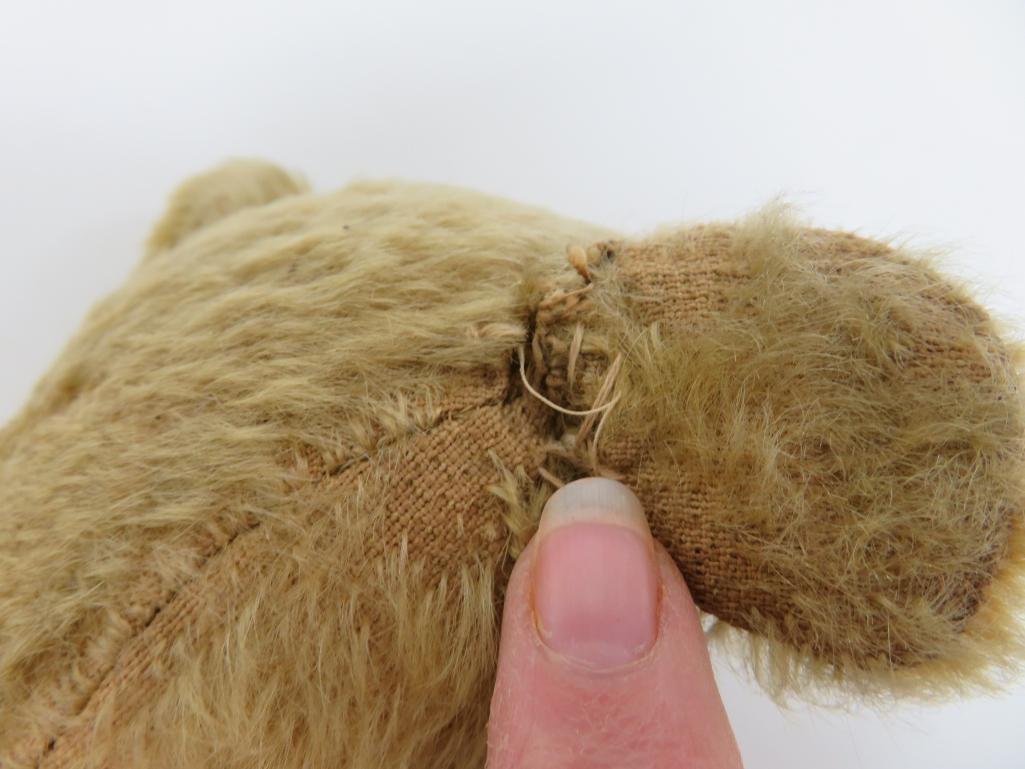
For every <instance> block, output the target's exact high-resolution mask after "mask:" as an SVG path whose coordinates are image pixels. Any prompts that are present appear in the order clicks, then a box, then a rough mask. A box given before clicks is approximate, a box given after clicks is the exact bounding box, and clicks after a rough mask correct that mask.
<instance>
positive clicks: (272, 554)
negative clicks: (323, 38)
mask: <svg viewBox="0 0 1025 769" xmlns="http://www.w3.org/2000/svg"><path fill="white" fill-rule="evenodd" d="M567 249H569V250H568V251H567ZM699 268H700V269H699ZM691 287H698V288H701V287H704V289H707V291H706V290H704V289H702V290H701V291H698V290H697V289H695V290H693V291H692V290H691ZM1022 362H1023V361H1022V356H1021V348H1020V347H1019V346H1018V345H1017V344H1015V343H1013V342H1012V340H1011V339H1010V338H1009V336H1008V335H1007V334H1003V335H1002V334H1000V333H999V329H998V328H997V327H996V325H995V324H994V321H993V320H992V319H991V318H990V317H989V316H988V315H987V313H985V312H984V311H983V310H982V309H981V308H979V307H978V305H976V304H975V303H974V302H973V301H972V299H971V298H970V293H969V292H968V291H967V290H966V289H963V288H960V287H958V286H957V285H956V284H955V283H954V282H952V281H951V280H950V279H949V278H947V277H944V276H943V275H941V273H940V272H938V271H937V270H936V269H935V268H934V267H933V266H931V265H930V263H929V261H928V260H927V259H926V258H925V257H924V256H923V255H921V254H913V253H909V252H908V251H906V250H904V249H901V248H893V247H890V246H887V245H885V244H881V243H875V242H872V241H867V240H864V239H860V238H856V237H854V236H851V235H848V234H844V233H831V232H826V231H821V230H813V229H810V228H808V227H805V226H803V225H800V224H799V223H797V222H796V221H795V220H794V219H793V217H792V216H790V215H789V214H787V213H786V212H785V211H782V210H780V209H778V208H770V209H767V210H766V211H765V212H762V213H761V214H759V215H756V216H753V217H750V218H748V219H747V220H744V221H742V222H739V223H732V224H722V225H709V226H703V227H691V228H667V229H665V230H663V231H659V232H656V233H654V234H653V235H651V236H650V237H648V238H644V239H638V240H627V239H623V238H622V237H621V236H619V235H618V234H617V233H614V232H611V231H609V230H607V229H605V228H602V227H598V226H594V225H590V224H587V223H583V222H576V221H571V220H568V219H565V218H562V217H558V216H555V215H553V214H550V213H548V212H545V211H541V210H538V209H535V208H530V207H526V206H521V205H518V204H514V203H511V202H508V201H503V200H499V199H496V198H492V197H488V196H485V195H481V194H479V193H474V192H470V191H465V190H459V189H455V188H450V187H444V186H437V185H419V184H408V183H400V182H358V183H355V184H352V185H350V186H349V187H347V188H346V189H344V190H342V191H340V192H337V193H334V194H329V195H315V194H312V193H310V192H308V191H307V189H306V185H305V184H304V183H303V182H302V181H299V180H296V179H294V178H293V177H292V176H290V175H288V174H286V173H284V172H282V171H281V170H279V169H277V168H276V167H274V166H271V165H268V164H263V163H259V162H255V161H236V162H233V163H229V164H226V165H225V166H222V167H220V168H218V169H215V170H214V171H212V172H209V173H207V174H204V175H201V176H199V177H195V178H194V179H192V180H189V181H188V182H186V183H185V184H184V185H183V186H182V187H181V188H180V190H179V191H178V193H176V195H175V196H174V198H173V199H172V201H171V204H170V206H169V210H168V212H167V214H166V215H165V216H164V218H163V219H162V220H161V221H160V223H158V225H157V226H156V228H155V230H154V233H153V235H152V236H151V238H150V241H149V243H148V245H147V252H146V256H145V258H144V259H143V260H142V262H140V264H139V266H138V267H137V268H136V270H135V271H134V272H133V274H132V275H131V276H129V278H128V280H127V281H126V283H125V284H124V286H123V287H122V288H121V289H120V290H118V291H117V292H115V293H114V294H113V295H111V296H110V297H108V298H107V299H106V300H104V301H103V302H101V303H100V304H98V305H97V306H96V307H95V308H94V309H93V310H92V311H91V312H90V314H89V316H88V317H87V318H86V320H85V322H84V324H83V327H82V329H81V330H80V331H79V333H78V334H77V335H76V337H75V338H74V339H73V340H72V341H71V342H70V343H69V345H68V346H67V347H66V349H65V350H64V352H63V353H62V354H61V356H60V357H59V359H58V360H57V362H56V363H55V364H54V366H53V368H52V369H51V370H50V371H49V372H48V373H47V375H46V376H45V377H44V378H43V379H42V380H41V381H40V383H39V384H38V385H37V387H36V389H35V391H34V392H33V394H32V396H31V398H30V400H29V402H28V404H27V405H26V406H25V408H24V409H23V410H22V411H21V413H20V414H19V415H18V416H17V417H16V418H15V419H14V420H13V421H12V422H11V423H10V424H8V425H7V426H6V427H5V428H4V429H3V430H2V431H0V766H2V767H4V769H8V767H22V766H42V767H53V766H67V767H84V766H122V765H124V766H127V765H131V766H134V767H142V768H143V769H146V768H148V767H171V766H178V767H180V766H189V767H213V766H217V767H219V769H223V768H224V767H254V766H260V767H263V766H266V767H272V766H273V767H316V766H345V767H375V766H381V767H384V766H387V767H402V766H417V767H467V766H480V765H482V764H483V757H484V725H485V722H486V718H487V709H488V699H489V696H490V686H491V682H492V676H493V673H494V663H495V649H496V643H497V632H498V625H497V623H498V617H499V616H500V612H499V611H498V607H499V605H500V602H501V598H502V587H503V584H504V580H505V578H506V577H507V575H508V572H509V569H510V568H511V562H512V559H513V558H514V557H515V554H516V553H517V552H518V550H519V548H521V547H522V545H523V543H524V542H525V541H526V539H527V538H528V537H529V536H530V534H531V532H532V530H533V526H534V525H535V523H536V520H537V516H538V514H539V512H540V509H541V506H542V505H543V503H544V501H545V499H546V498H547V496H548V494H549V493H550V492H551V489H552V483H558V482H562V481H566V480H570V479H572V478H574V477H578V476H580V475H583V474H587V473H589V472H598V473H603V474H607V475H612V476H615V477H621V478H624V479H625V480H626V481H627V482H629V483H630V484H631V486H633V487H634V488H635V489H636V490H637V491H638V493H639V495H640V496H641V497H642V500H643V501H644V502H645V505H646V508H647V509H648V510H649V515H650V516H651V519H652V526H653V530H654V531H655V534H656V536H658V537H659V538H660V539H661V540H662V541H663V543H664V544H665V545H666V546H667V548H668V549H669V550H670V552H672V553H673V555H674V556H675V557H676V559H677V561H678V563H679V564H680V566H681V568H682V569H683V571H684V574H685V576H687V578H688V582H689V583H690V584H691V586H692V589H693V590H694V593H695V598H696V599H697V600H698V603H699V605H701V607H702V608H703V609H707V610H713V609H714V610H715V611H716V613H717V614H718V615H719V616H720V619H721V620H722V621H720V622H719V623H718V625H717V627H716V630H715V631H714V633H713V637H719V636H722V637H723V638H724V639H725V640H727V641H731V642H734V643H738V642H739V643H742V644H746V646H745V647H744V648H743V649H742V650H741V651H740V652H738V653H739V654H741V655H742V656H741V658H742V659H745V660H748V661H750V663H751V665H752V667H753V668H754V669H755V670H756V672H760V673H763V674H765V677H764V680H765V681H766V683H767V685H769V686H770V688H772V690H773V691H775V692H778V693H786V692H790V691H800V692H802V693H805V694H808V693H810V691H811V689H809V687H817V686H819V685H821V684H824V683H826V684H830V687H831V688H830V689H829V690H830V691H836V690H839V691H844V692H851V691H853V692H856V693H859V694H862V695H866V696H868V695H879V694H886V693H894V692H898V693H902V694H908V695H914V696H928V695H931V694H935V693H939V694H949V693H951V692H956V691H962V690H965V689H967V688H972V687H980V686H992V685H995V684H996V683H997V682H998V679H999V676H1000V675H1002V674H1006V673H1008V672H1011V671H1013V670H1014V669H1015V668H1016V665H1017V663H1018V662H1019V660H1020V659H1021V655H1022V647H1021V629H1020V625H1019V623H1018V619H1017V617H1016V614H1015V612H1016V608H1015V607H1016V606H1017V605H1018V604H1019V603H1020V600H1021V597H1022V594H1023V590H1022V588H1023V585H1022V578H1023V574H1025V555H1023V554H1025V540H1023V536H1025V535H1023V533H1022V511H1023V509H1025V472H1023V470H1025V402H1023V394H1022V390H1021V388H1020V374H1021V366H1022ZM521 365H522V369H521ZM521 372H522V373H521ZM542 399H545V400H547V403H546V402H545V400H542ZM596 404H597V407H596ZM610 404H611V405H610ZM566 411H570V412H577V413H565V412H566ZM579 412H591V413H587V414H581V413H579ZM681 490H684V491H686V492H687V493H688V494H691V493H692V492H693V494H698V493H699V492H700V495H701V496H700V500H701V505H697V506H688V505H687V504H683V503H681V502H680V500H681V499H683V497H681V496H680V494H682V493H683V491H681ZM686 498H687V499H697V497H693V496H691V497H686ZM706 503H707V504H706ZM694 510H698V511H699V513H695V512H694ZM701 511H703V512H701ZM709 511H711V512H709ZM691 534H693V537H691V536H690V535H691ZM695 543H697V544H695ZM702 548H703V549H702ZM719 554H726V555H724V556H723V557H722V558H720V557H719ZM726 556H728V558H726ZM723 558H726V560H723ZM717 559H718V560H717ZM716 564H720V565H722V568H723V569H724V570H719V571H717V570H716V569H719V566H717V565H716ZM730 569H733V570H734V571H730ZM731 575H732V576H733V577H735V579H732V580H731V579H730V577H731Z"/></svg>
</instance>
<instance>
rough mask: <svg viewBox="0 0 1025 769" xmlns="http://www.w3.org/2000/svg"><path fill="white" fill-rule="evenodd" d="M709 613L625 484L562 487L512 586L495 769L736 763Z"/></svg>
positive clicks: (496, 708)
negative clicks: (710, 646)
mask: <svg viewBox="0 0 1025 769" xmlns="http://www.w3.org/2000/svg"><path fill="white" fill-rule="evenodd" d="M740 766H741V761H740V754H739V751H738V750H737V745H736V741H735V740H734V737H733V732H732V730H731V729H730V724H729V721H728V720H727V718H726V712H725V710H724V709H723V704H722V700H721V699H720V697H719V691H718V689H717V688H716V685H715V679H714V677H713V674H712V668H711V663H710V661H709V658H708V650H707V648H706V645H705V638H704V633H703V632H702V629H701V625H700V622H699V620H698V613H697V609H696V608H695V606H694V602H693V600H692V599H691V597H690V592H689V591H688V589H687V585H686V584H685V583H684V581H683V577H682V576H681V574H680V572H679V570H678V569H677V568H676V565H675V564H674V563H673V561H672V559H671V558H670V557H669V555H668V554H667V553H666V552H665V550H664V549H662V547H661V546H660V545H659V544H658V543H656V542H655V541H654V540H653V538H652V536H651V533H650V531H649V529H648V524H647V521H646V520H645V517H644V511H643V509H642V507H641V503H640V501H639V500H638V499H637V497H636V496H635V495H634V494H633V492H632V491H630V490H629V489H628V488H627V487H626V486H624V485H623V484H621V483H618V482H616V481H612V480H609V479H606V478H585V479H581V480H578V481H574V482H573V483H569V484H567V485H566V486H564V487H562V488H561V489H559V490H558V491H556V492H555V493H554V494H553V495H552V497H551V499H549V501H548V504H547V505H546V506H545V509H544V512H543V514H542V516H541V521H540V524H539V527H538V532H537V534H536V535H535V536H534V538H533V539H532V540H531V541H530V543H529V544H528V546H527V547H526V549H525V550H524V551H523V553H522V554H521V556H520V558H519V559H518V561H517V563H516V567H515V568H514V569H513V572H512V575H511V578H510V581H509V586H508V589H507V592H506V599H505V610H504V615H503V620H502V640H501V649H500V653H499V659H498V675H497V679H496V682H495V691H494V695H493V697H492V700H491V719H490V721H489V723H488V767H489V769H540V768H541V767H544V768H545V769H571V768H572V769H598V767H616V768H617V769H629V768H632V767H643V769H660V768H661V767H672V768H673V769H680V767H684V768H686V769H699V768H700V769H706V768H707V769H737V768H738V767H740Z"/></svg>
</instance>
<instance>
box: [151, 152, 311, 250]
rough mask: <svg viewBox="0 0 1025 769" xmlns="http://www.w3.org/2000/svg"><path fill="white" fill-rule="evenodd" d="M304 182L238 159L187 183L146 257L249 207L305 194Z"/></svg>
mask: <svg viewBox="0 0 1025 769" xmlns="http://www.w3.org/2000/svg"><path fill="white" fill-rule="evenodd" d="M308 189H309V185H308V184H307V183H306V181H305V180H304V179H301V178H299V177H297V176H295V175H292V174H289V173H287V172H286V171H283V170H282V169H280V168H278V167H277V166H276V165H274V164H272V163H268V162H266V161H263V160H252V159H235V160H229V161H227V162H225V163H223V164H222V165H219V166H217V167H216V168H213V169H211V170H209V171H206V172H204V173H201V174H197V175H196V176H193V177H191V178H189V179H186V180H185V181H184V182H182V184H181V185H180V186H179V187H178V189H177V190H175V192H174V194H173V195H172V196H171V199H170V201H169V203H168V206H167V211H165V212H164V215H163V216H162V217H161V218H160V221H159V222H157V224H156V226H155V227H154V228H153V232H152V233H151V234H150V236H149V240H147V241H146V255H147V257H148V256H150V255H152V254H154V253H157V252H159V251H164V250H166V249H168V248H172V247H173V246H175V245H177V244H178V243H179V242H180V241H181V240H183V239H184V238H185V237H187V236H188V235H189V234H190V233H192V232H195V231H196V230H198V229H200V228H201V227H205V226H207V225H208V224H210V223H212V222H216V221H217V220H218V219H222V218H224V217H225V216H228V215H229V214H232V213H234V212H236V211H239V210H241V209H243V208H248V207H250V206H259V205H263V204H264V203H270V202H271V201H273V200H277V199H278V198H283V197H285V196H286V195H295V194H297V193H301V192H306V191H307V190H308Z"/></svg>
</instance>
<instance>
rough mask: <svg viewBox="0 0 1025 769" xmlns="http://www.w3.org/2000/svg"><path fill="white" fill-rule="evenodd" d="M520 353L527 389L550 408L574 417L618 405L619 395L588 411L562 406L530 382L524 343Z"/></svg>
mask: <svg viewBox="0 0 1025 769" xmlns="http://www.w3.org/2000/svg"><path fill="white" fill-rule="evenodd" d="M519 354H520V379H522V380H523V385H524V387H526V388H527V391H528V392H529V393H530V394H531V395H533V396H534V397H535V398H537V399H538V400H539V401H541V402H542V403H544V404H545V405H546V406H548V407H549V408H552V409H555V410H556V411H558V412H559V413H561V414H568V415H569V416H574V417H588V416H591V415H593V414H600V413H602V412H605V411H608V410H609V409H610V408H612V407H613V406H614V405H616V401H618V400H619V396H618V395H617V396H616V397H615V398H613V399H612V400H611V401H609V402H608V403H606V404H605V405H603V406H596V407H594V408H590V409H587V410H586V411H575V410H573V409H568V408H565V407H563V406H560V405H559V404H558V403H555V402H554V401H550V400H548V398H546V397H545V396H543V395H542V394H541V393H539V392H538V391H537V390H535V389H534V387H533V386H532V385H531V384H530V382H529V381H527V371H526V363H525V359H524V352H523V345H520V347H519Z"/></svg>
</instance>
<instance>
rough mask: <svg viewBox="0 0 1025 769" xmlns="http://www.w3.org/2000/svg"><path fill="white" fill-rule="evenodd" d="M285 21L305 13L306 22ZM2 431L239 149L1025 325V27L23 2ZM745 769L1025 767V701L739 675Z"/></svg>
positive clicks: (1, 71)
mask: <svg viewBox="0 0 1025 769" xmlns="http://www.w3.org/2000/svg"><path fill="white" fill-rule="evenodd" d="M286 6H287V7H286ZM0 17H2V21H0V222H2V225H3V242H2V245H0V371H2V372H3V375H2V376H0V420H6V418H8V417H9V416H11V415H12V414H13V413H14V412H15V411H16V409H17V408H18V407H19V406H20V404H21V402H22V401H23V400H24V398H25V397H26V395H27V393H28V391H29V388H30V387H31V385H32V383H33V382H34V381H35V380H36V378H37V377H38V376H39V375H40V374H41V373H42V372H43V371H44V369H45V367H46V365H47V364H48V362H49V361H50V360H51V359H52V358H53V357H54V356H55V355H56V354H57V352H58V351H59V349H60V347H61V345H62V343H63V342H64V340H65V339H66V338H67V337H68V335H69V334H70V333H71V332H72V330H73V329H74V328H75V326H76V325H77V323H78V321H79V319H80V318H81V316H82V314H83V313H84V312H85V310H86V309H87V308H88V306H89V305H90V304H92V303H93V302H94V301H95V300H96V299H98V298H99V297H101V296H102V295H103V294H105V293H106V292H107V291H109V290H111V289H112V288H114V287H115V286H116V285H117V284H118V283H119V281H120V280H121V279H122V277H123V276H124V275H125V273H126V272H127V270H128V269H129V266H130V265H131V264H132V263H133V262H134V261H135V259H136V258H137V257H138V255H139V252H140V243H141V241H142V240H143V239H144V238H145V236H146V234H147V230H148V227H149V225H150V224H151V223H152V222H153V220H154V219H155V217H156V216H157V215H158V213H159V212H160V210H161V208H162V206H163V201H164V198H165V196H166V194H167V193H168V192H169V191H170V190H171V189H172V187H173V186H174V185H175V183H176V182H178V181H179V180H180V179H181V178H183V177H184V176H186V175H188V174H190V173H192V172H194V171H197V170H200V169H203V168H205V167H207V166H209V165H211V164H213V163H216V162H218V161H220V160H222V159H223V158H225V157H228V156H232V155H257V156H262V157H265V158H268V159H273V160H275V161H278V162H280V163H282V164H284V165H285V166H287V167H290V168H293V169H298V170H301V171H303V172H305V173H306V174H307V176H308V178H309V179H310V181H311V182H312V183H313V184H314V185H315V186H316V187H317V188H319V189H325V190H326V189H332V188H335V187H338V186H341V185H342V184H344V183H345V182H346V181H347V180H349V179H351V178H353V177H354V176H401V177H408V178H415V179H423V180H434V181H445V182H453V183H458V184H463V185H467V186H471V187H476V188H478V189H482V190H487V191H490V192H495V193H499V194H504V195H507V196H510V197H514V198H518V199H521V200H524V201H527V202H532V203H539V204H543V205H547V206H548V207H550V208H553V209H555V210H556V211H559V212H561V213H564V214H567V215H572V216H577V217H581V218H586V219H591V220H594V221H598V222H602V223H605V224H608V225H612V226H616V227H620V228H622V229H624V230H626V231H628V232H638V233H640V232H643V231H644V230H646V229H648V228H651V227H653V226H654V225H656V224H658V223H662V222H671V221H677V220H684V219H685V220H693V219H702V218H709V217H733V216H736V215H738V214H741V213H743V212H745V211H748V210H750V209H751V208H753V207H755V206H757V205H759V204H761V203H764V202H766V201H767V200H769V199H770V198H772V197H773V196H775V195H777V194H783V195H785V196H786V197H788V198H789V199H790V200H792V201H794V202H796V203H798V204H799V205H800V206H801V207H802V208H803V210H804V211H805V213H806V215H807V216H808V217H809V218H810V219H811V220H813V221H814V222H815V223H817V224H819V225H823V226H831V227H842V228H847V229H858V230H859V231H860V232H862V233H864V234H867V235H876V236H893V235H896V236H902V237H908V238H910V239H911V242H913V243H916V244H921V245H929V244H944V245H949V246H953V247H954V249H955V251H954V254H953V256H952V257H951V258H950V260H949V261H948V264H949V269H950V271H951V272H953V273H954V274H957V275H960V276H962V277H966V278H969V279H971V280H973V281H975V282H976V284H977V285H978V286H979V291H980V297H982V299H983V301H984V302H985V303H987V304H988V305H989V306H990V307H992V308H993V309H995V310H997V311H998V312H999V313H1000V314H1001V315H1003V316H1004V317H1009V318H1011V319H1012V320H1014V319H1017V320H1018V321H1019V322H1022V321H1025V314H1023V312H1022V311H1021V310H1020V309H1019V308H1021V307H1023V306H1025V305H1023V302H1025V259H1022V258H1021V252H1022V246H1021V237H1022V219H1023V215H1025V190H1023V187H1025V4H1023V3H1022V2H978V1H973V2H969V1H968V0H965V2H962V3H949V2H918V3H906V2H857V3H855V2H849V3H840V2H817V3H812V2H804V3H800V2H789V3H778V2H777V3H771V2H765V3H756V2H751V3H729V2H714V3H713V2H700V3H687V2H675V3H670V2H666V3H650V2H648V3H645V2H631V3H604V4H599V3H596V2H590V3H586V2H563V3H558V2H554V1H553V0H542V1H541V2H535V1H534V0H520V1H519V2H516V3H513V4H509V5H507V6H495V5H491V4H488V3H484V2H464V3H456V2H449V1H447V0H423V1H422V2H402V3H400V2H363V3H355V2H350V3H333V4H329V3H323V4H319V3H307V4H302V3H292V4H286V3H281V4H271V3H265V2H255V1H254V0H249V1H248V2H231V3H217V2H213V1H212V0H200V1H199V2H197V1H195V0H178V1H177V2H171V3H160V4H155V3H154V4H150V3H144V2H133V3H128V2H122V3H116V2H99V1H96V0H94V1H93V2H67V3H56V2H21V3H17V4H15V3H12V2H10V1H9V0H4V4H3V13H2V14H0ZM718 672H719V676H720V682H721V686H722V689H723V695H724V698H725V701H726V705H727V708H728V710H729V712H730V714H731V716H732V718H733V723H734V726H735V729H736V733H737V736H738V739H739V742H740V745H741V748H742V751H743V753H744V756H745V760H746V762H747V766H748V768H749V769H759V768H760V767H766V768H768V767H788V768H790V767H815V768H816V769H821V768H822V767H901V768H902V769H914V768H915V767H928V768H929V769H940V768H943V767H971V768H972V769H995V768H996V767H1015V768H1016V769H1021V767H1025V747H1023V745H1022V742H1023V739H1022V735H1021V733H1020V724H1021V723H1022V713H1023V711H1022V709H1023V708H1025V686H1021V685H1019V686H1017V687H1015V688H1013V689H1012V691H1011V692H1010V693H1009V694H1007V695H1006V696H1002V697H986V698H978V699H972V700H969V701H962V702H956V703H951V704H949V705H946V706H943V707H929V708H919V707H906V706H904V707H899V708H896V709H893V710H890V711H886V712H883V713H879V712H877V711H866V710H863V709H861V708H858V707H854V708H852V709H851V710H850V711H849V712H835V711H825V710H820V709H816V708H808V707H799V708H797V709H795V710H793V711H789V712H782V711H780V710H778V709H777V708H776V707H775V706H773V705H772V704H771V703H770V702H769V701H768V700H767V699H766V698H765V697H764V695H762V694H761V693H760V692H759V691H758V690H756V689H755V688H754V687H753V686H752V685H750V684H749V683H747V682H746V681H745V680H744V679H743V678H742V677H738V676H737V675H735V674H734V673H732V672H731V671H730V669H729V668H728V666H727V664H726V663H725V662H724V661H722V660H719V663H718Z"/></svg>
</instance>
